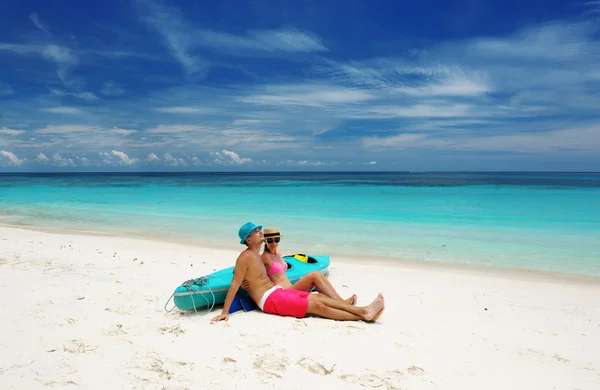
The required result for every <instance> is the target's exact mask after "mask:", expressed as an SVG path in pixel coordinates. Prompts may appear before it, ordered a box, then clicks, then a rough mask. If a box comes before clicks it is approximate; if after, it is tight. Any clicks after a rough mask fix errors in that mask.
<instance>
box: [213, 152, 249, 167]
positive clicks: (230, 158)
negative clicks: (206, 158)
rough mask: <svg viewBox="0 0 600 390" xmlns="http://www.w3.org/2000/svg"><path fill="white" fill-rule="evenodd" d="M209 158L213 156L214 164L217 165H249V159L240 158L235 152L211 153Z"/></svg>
mask: <svg viewBox="0 0 600 390" xmlns="http://www.w3.org/2000/svg"><path fill="white" fill-rule="evenodd" d="M210 155H211V156H214V157H215V159H214V162H215V163H217V164H227V165H228V164H236V165H241V164H247V163H251V162H252V159H251V158H241V157H240V156H239V155H238V154H237V153H236V152H232V151H230V150H222V151H220V152H211V153H210Z"/></svg>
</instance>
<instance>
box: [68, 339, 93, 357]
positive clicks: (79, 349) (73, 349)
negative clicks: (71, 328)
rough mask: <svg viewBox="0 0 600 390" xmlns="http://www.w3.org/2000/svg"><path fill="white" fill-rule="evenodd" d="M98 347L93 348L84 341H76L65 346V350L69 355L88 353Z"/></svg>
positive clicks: (71, 341) (70, 341)
mask: <svg viewBox="0 0 600 390" xmlns="http://www.w3.org/2000/svg"><path fill="white" fill-rule="evenodd" d="M97 348H98V347H97V346H96V347H92V346H90V345H86V344H85V343H84V342H83V340H79V339H75V340H69V341H68V342H67V343H66V344H64V345H63V350H64V351H65V352H69V353H77V354H79V353H86V352H89V351H95V350H96V349H97Z"/></svg>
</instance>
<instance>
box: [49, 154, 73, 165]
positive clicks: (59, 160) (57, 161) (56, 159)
mask: <svg viewBox="0 0 600 390" xmlns="http://www.w3.org/2000/svg"><path fill="white" fill-rule="evenodd" d="M52 159H53V163H54V165H56V166H59V167H67V166H68V167H74V166H76V165H75V162H74V161H73V159H72V158H65V157H62V156H61V155H60V154H58V153H54V155H53V156H52Z"/></svg>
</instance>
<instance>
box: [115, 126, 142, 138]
mask: <svg viewBox="0 0 600 390" xmlns="http://www.w3.org/2000/svg"><path fill="white" fill-rule="evenodd" d="M108 132H109V133H112V134H118V135H124V136H127V135H131V134H135V133H137V132H138V131H137V130H130V129H120V128H118V127H113V128H112V129H110V130H108Z"/></svg>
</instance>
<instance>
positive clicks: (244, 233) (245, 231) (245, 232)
mask: <svg viewBox="0 0 600 390" xmlns="http://www.w3.org/2000/svg"><path fill="white" fill-rule="evenodd" d="M256 228H259V229H260V230H262V226H256V225H255V224H253V223H252V222H246V223H245V224H244V225H243V226H242V227H241V228H240V231H239V232H238V236H240V244H243V243H244V241H246V238H248V236H249V235H250V233H252V232H253V231H254V229H256Z"/></svg>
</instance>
